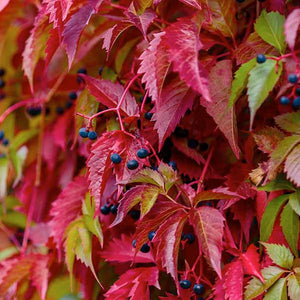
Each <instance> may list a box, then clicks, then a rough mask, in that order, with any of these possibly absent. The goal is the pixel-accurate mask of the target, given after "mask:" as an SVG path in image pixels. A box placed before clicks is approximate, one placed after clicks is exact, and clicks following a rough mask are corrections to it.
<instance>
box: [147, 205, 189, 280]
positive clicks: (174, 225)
mask: <svg viewBox="0 0 300 300" xmlns="http://www.w3.org/2000/svg"><path fill="white" fill-rule="evenodd" d="M186 220H187V214H186V212H185V211H183V210H180V211H178V212H176V213H175V214H174V215H172V216H171V217H169V218H168V219H167V220H166V221H165V222H164V223H163V224H161V226H160V227H159V228H158V230H157V231H156V233H155V236H154V238H153V240H152V241H153V243H155V244H156V245H157V248H156V256H157V257H158V258H160V259H161V261H162V266H163V267H165V268H166V270H167V272H168V273H170V274H171V276H172V277H173V278H174V280H175V281H176V282H177V260H178V252H179V246H180V240H181V233H182V230H183V227H184V224H185V222H186Z"/></svg>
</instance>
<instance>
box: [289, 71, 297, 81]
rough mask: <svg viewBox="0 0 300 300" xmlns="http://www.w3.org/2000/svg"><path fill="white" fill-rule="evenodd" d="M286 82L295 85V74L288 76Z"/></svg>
mask: <svg viewBox="0 0 300 300" xmlns="http://www.w3.org/2000/svg"><path fill="white" fill-rule="evenodd" d="M288 81H289V82H290V83H297V81H298V76H297V75H296V74H293V73H292V74H289V76H288Z"/></svg>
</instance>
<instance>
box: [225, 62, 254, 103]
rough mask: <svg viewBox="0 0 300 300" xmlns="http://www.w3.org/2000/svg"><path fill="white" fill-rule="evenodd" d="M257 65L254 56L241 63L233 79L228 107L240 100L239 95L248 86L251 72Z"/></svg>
mask: <svg viewBox="0 0 300 300" xmlns="http://www.w3.org/2000/svg"><path fill="white" fill-rule="evenodd" d="M256 65H257V62H256V58H253V59H251V60H249V61H248V62H246V63H245V64H243V65H241V66H240V68H239V69H238V70H237V71H236V72H235V75H234V80H233V81H232V86H231V94H230V98H229V102H228V107H229V108H231V107H232V106H233V105H234V104H235V102H236V101H237V100H238V98H239V96H240V95H241V93H242V92H243V90H244V89H245V88H246V86H247V82H248V77H249V72H250V71H251V70H252V69H253V68H254V67H255V66H256Z"/></svg>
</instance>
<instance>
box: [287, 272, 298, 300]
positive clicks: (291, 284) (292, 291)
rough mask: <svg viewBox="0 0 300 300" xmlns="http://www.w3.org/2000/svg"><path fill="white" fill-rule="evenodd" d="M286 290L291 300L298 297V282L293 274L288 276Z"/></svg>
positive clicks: (295, 299)
mask: <svg viewBox="0 0 300 300" xmlns="http://www.w3.org/2000/svg"><path fill="white" fill-rule="evenodd" d="M288 291H289V297H290V299H291V300H299V299H300V284H299V282H298V280H297V278H296V276H295V275H294V274H291V275H290V276H289V277H288Z"/></svg>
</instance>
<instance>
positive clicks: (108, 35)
mask: <svg viewBox="0 0 300 300" xmlns="http://www.w3.org/2000/svg"><path fill="white" fill-rule="evenodd" d="M131 26H133V24H132V23H130V22H125V21H123V22H119V23H117V24H116V25H114V26H113V27H112V28H110V29H108V30H106V31H105V32H104V33H102V34H101V37H102V38H103V45H102V48H104V49H106V51H107V56H108V55H109V53H110V50H111V48H112V46H113V45H114V43H115V42H116V40H117V39H118V37H119V36H120V35H121V34H122V33H123V32H124V31H125V30H126V29H128V28H129V27H131Z"/></svg>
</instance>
